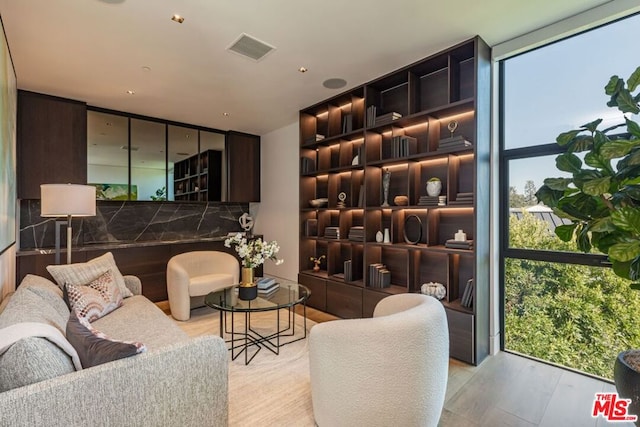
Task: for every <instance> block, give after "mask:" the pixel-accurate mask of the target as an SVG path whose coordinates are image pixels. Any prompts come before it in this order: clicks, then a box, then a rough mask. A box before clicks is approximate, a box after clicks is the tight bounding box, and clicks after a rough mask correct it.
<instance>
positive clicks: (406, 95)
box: [299, 37, 490, 364]
mask: <svg viewBox="0 0 640 427" xmlns="http://www.w3.org/2000/svg"><path fill="white" fill-rule="evenodd" d="M489 71H490V50H489V48H488V46H487V45H486V43H485V42H484V41H483V40H482V39H481V38H480V37H475V38H473V39H471V40H468V41H465V42H463V43H460V44H458V45H456V46H453V47H451V48H449V49H446V50H444V51H442V52H439V53H437V54H435V55H432V56H430V57H428V58H425V59H423V60H421V61H418V62H416V63H413V64H410V65H408V66H406V67H404V68H402V69H399V70H396V71H394V72H391V73H389V74H387V75H385V76H382V77H380V78H378V79H376V80H373V81H371V82H368V83H365V84H364V85H361V86H358V87H356V88H353V89H351V90H349V91H348V92H346V93H342V94H340V95H337V96H335V97H333V98H330V99H328V100H325V101H322V102H320V103H318V104H316V105H313V106H311V107H308V108H306V109H304V110H302V111H300V259H299V263H300V272H299V281H300V283H302V284H304V285H306V286H308V287H309V288H310V289H311V292H312V294H311V295H312V297H311V299H310V300H309V305H310V306H313V307H315V308H317V309H320V310H323V311H326V312H329V313H331V314H334V315H337V316H340V317H343V318H358V317H368V316H371V315H372V314H373V308H374V307H375V304H376V303H377V302H378V301H379V300H380V299H382V298H384V297H385V296H387V295H390V294H396V293H404V292H420V288H421V285H422V284H423V283H427V282H438V283H442V284H443V285H444V286H445V288H446V291H447V292H446V296H445V297H444V299H442V300H441V301H442V304H443V305H444V307H445V309H446V312H447V318H448V320H449V332H450V342H451V356H452V357H456V358H458V359H460V360H463V361H466V362H468V363H472V364H478V363H480V362H481V361H482V359H483V358H484V357H485V356H486V355H487V354H488V349H489V269H488V262H489V261H488V260H489V255H488V254H489V239H490V235H489V231H488V229H489V227H488V223H489V198H488V197H489V192H488V185H489V151H490V148H489V145H490V74H489ZM452 130H453V132H452ZM385 177H386V178H385ZM434 177H435V178H438V179H440V181H441V183H442V190H441V193H440V196H444V197H445V198H446V201H445V202H444V203H440V204H438V203H437V202H439V200H437V198H433V199H429V197H428V195H427V192H426V182H427V181H428V180H429V179H431V178H434ZM386 180H388V187H387V188H388V190H387V191H386V193H387V194H386V197H385V190H384V187H385V185H384V183H385V181H386ZM396 196H404V197H399V198H398V199H396ZM321 198H326V199H327V202H326V203H323V204H321V206H312V205H311V204H310V201H311V200H314V199H321ZM394 200H397V201H398V202H399V204H395V203H394ZM385 201H386V202H387V203H388V205H386V204H385ZM385 230H388V231H387V234H388V241H382V242H380V241H378V240H379V238H378V232H382V233H383V234H384V232H385ZM458 230H464V232H465V233H466V235H467V240H472V241H473V245H472V246H470V247H469V248H468V249H467V248H459V247H453V248H452V247H449V244H447V240H450V239H453V238H454V235H455V233H456V232H457V231H458ZM321 255H325V257H326V258H324V259H323V261H322V263H321V265H320V267H321V269H320V271H317V272H314V271H313V270H312V267H313V263H312V262H311V261H310V260H309V258H310V257H320V256H321ZM345 262H347V264H345ZM372 265H373V266H375V265H378V270H376V269H375V268H372V267H371V266H372ZM380 269H382V270H383V272H382V274H381V273H380V271H379V270H380ZM345 273H346V274H345ZM382 276H384V277H385V278H384V279H380V277H382ZM470 279H473V283H474V291H473V305H472V306H463V305H462V300H461V298H462V296H463V294H464V290H465V287H466V286H467V283H468V282H469V280H470Z"/></svg>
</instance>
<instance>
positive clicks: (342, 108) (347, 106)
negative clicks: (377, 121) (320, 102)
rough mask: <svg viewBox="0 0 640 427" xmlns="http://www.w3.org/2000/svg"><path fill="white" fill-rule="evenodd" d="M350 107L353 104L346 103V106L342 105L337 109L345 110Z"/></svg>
mask: <svg viewBox="0 0 640 427" xmlns="http://www.w3.org/2000/svg"><path fill="white" fill-rule="evenodd" d="M352 105H353V103H351V102H348V103H346V104H344V105H341V106H340V107H338V108H340V109H341V110H344V109H345V108H351V106H352Z"/></svg>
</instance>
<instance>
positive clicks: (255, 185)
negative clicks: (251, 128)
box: [226, 131, 260, 203]
mask: <svg viewBox="0 0 640 427" xmlns="http://www.w3.org/2000/svg"><path fill="white" fill-rule="evenodd" d="M226 154H227V171H228V174H227V199H228V201H230V202H243V203H246V202H259V201H260V137H259V136H256V135H249V134H246V133H240V132H234V131H230V132H227V144H226Z"/></svg>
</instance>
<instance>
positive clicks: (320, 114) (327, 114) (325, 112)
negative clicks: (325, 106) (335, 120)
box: [316, 111, 329, 119]
mask: <svg viewBox="0 0 640 427" xmlns="http://www.w3.org/2000/svg"><path fill="white" fill-rule="evenodd" d="M316 117H317V118H319V119H320V118H322V117H329V112H328V111H324V112H322V113H318V114H316Z"/></svg>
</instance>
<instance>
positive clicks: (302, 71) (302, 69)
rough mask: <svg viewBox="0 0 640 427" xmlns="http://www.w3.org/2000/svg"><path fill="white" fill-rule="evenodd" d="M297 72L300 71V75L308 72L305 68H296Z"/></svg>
mask: <svg viewBox="0 0 640 427" xmlns="http://www.w3.org/2000/svg"><path fill="white" fill-rule="evenodd" d="M298 71H300V72H301V73H306V72H307V71H309V70H308V69H307V67H300V68H298Z"/></svg>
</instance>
